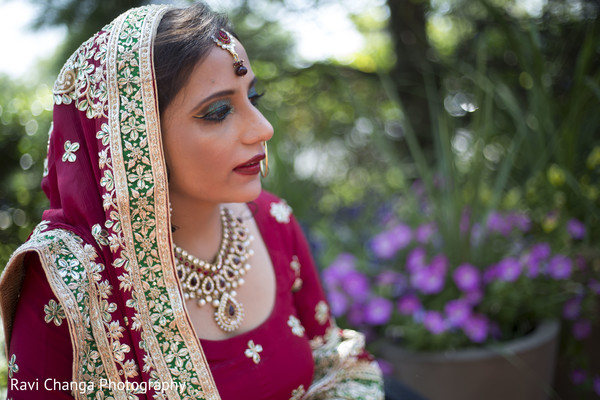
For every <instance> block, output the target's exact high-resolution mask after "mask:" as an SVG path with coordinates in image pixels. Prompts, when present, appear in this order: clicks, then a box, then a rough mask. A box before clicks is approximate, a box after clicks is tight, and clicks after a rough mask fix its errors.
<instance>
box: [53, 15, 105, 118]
mask: <svg viewBox="0 0 600 400" xmlns="http://www.w3.org/2000/svg"><path fill="white" fill-rule="evenodd" d="M110 28H111V26H110V25H108V26H106V27H105V28H103V30H102V31H100V32H99V33H98V34H96V35H94V36H93V37H91V38H90V39H89V40H87V41H86V42H85V43H84V44H82V45H81V46H80V47H79V48H78V49H77V50H76V51H75V52H74V53H73V55H71V57H69V59H68V60H67V62H66V63H65V65H64V66H63V67H62V69H61V71H60V73H59V74H58V78H57V79H56V82H55V83H54V87H53V89H52V92H53V94H54V104H56V105H60V104H71V103H72V102H73V101H75V102H76V103H75V105H76V107H77V109H78V110H80V111H84V112H85V115H86V116H87V117H88V118H90V119H93V118H101V117H104V118H106V117H107V115H106V112H107V111H108V105H107V104H106V102H107V99H108V96H107V89H106V73H105V71H104V70H103V67H104V65H105V64H106V53H107V44H106V41H107V36H108V30H109V29H110ZM94 61H96V62H97V64H98V65H96V63H95V62H94Z"/></svg>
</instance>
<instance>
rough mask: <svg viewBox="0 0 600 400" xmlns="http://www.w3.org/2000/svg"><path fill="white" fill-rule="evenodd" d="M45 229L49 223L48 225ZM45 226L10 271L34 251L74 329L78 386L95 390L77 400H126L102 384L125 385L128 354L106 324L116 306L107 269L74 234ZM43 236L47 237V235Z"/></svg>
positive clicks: (77, 395) (123, 394) (20, 251)
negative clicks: (109, 334) (123, 363)
mask: <svg viewBox="0 0 600 400" xmlns="http://www.w3.org/2000/svg"><path fill="white" fill-rule="evenodd" d="M43 223H44V224H45V221H44V222H43ZM44 224H42V226H41V228H40V227H39V226H38V228H40V229H38V228H36V231H35V232H34V234H32V236H31V238H30V239H29V240H28V241H27V242H26V243H25V244H24V245H22V246H21V247H20V248H19V249H17V251H16V252H15V253H14V254H13V256H12V257H11V260H10V261H9V264H8V267H7V268H12V267H13V264H20V263H21V262H22V260H23V257H24V255H25V253H26V252H27V251H35V252H36V253H37V254H38V256H39V258H40V262H41V265H42V268H43V269H44V272H45V274H46V278H47V279H48V282H49V284H50V287H51V289H52V291H53V293H54V295H55V296H56V297H57V298H58V299H59V302H60V305H62V309H63V312H64V316H65V317H66V319H67V322H68V325H69V333H70V336H71V343H72V346H73V381H76V382H92V383H93V387H94V391H93V392H90V391H89V390H88V389H89V387H86V391H83V392H79V391H75V392H74V395H75V398H76V399H92V398H93V399H101V398H108V397H112V398H114V399H115V400H117V399H119V400H127V399H128V396H127V393H126V392H125V391H123V390H118V388H116V390H115V391H112V392H111V391H110V390H109V388H106V387H102V386H101V385H100V383H101V381H102V380H103V381H105V382H115V383H117V382H121V378H120V372H119V370H118V368H117V366H118V365H119V364H120V360H121V359H122V357H121V354H120V353H123V352H127V351H129V349H128V346H127V345H124V344H121V343H120V342H119V340H118V337H117V338H112V337H111V338H109V337H107V334H106V330H105V326H104V325H105V324H107V325H108V324H110V323H112V315H111V314H112V313H113V312H114V311H115V310H116V305H115V304H114V303H108V301H107V300H106V297H107V295H108V292H110V291H111V290H112V288H111V287H110V285H109V284H108V280H102V272H103V271H104V265H102V264H100V263H96V262H94V260H95V259H96V258H97V254H96V251H95V250H94V248H93V247H92V246H90V245H89V244H84V242H83V240H82V239H81V238H80V237H79V236H77V235H75V234H74V233H72V232H70V231H66V230H62V229H55V230H50V231H46V230H45V228H44ZM42 231H43V232H42Z"/></svg>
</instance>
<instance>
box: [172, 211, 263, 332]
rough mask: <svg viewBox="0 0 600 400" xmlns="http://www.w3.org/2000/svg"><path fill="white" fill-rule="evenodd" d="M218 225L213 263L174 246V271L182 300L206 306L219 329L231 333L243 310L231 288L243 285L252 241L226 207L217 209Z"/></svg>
mask: <svg viewBox="0 0 600 400" xmlns="http://www.w3.org/2000/svg"><path fill="white" fill-rule="evenodd" d="M221 224H222V226H223V234H222V237H221V246H220V248H219V252H218V253H217V256H216V257H215V261H214V262H213V263H209V262H207V261H204V260H200V259H198V258H197V257H195V256H193V255H191V254H189V253H188V252H187V251H185V250H183V249H182V248H181V247H179V246H176V245H175V246H174V247H175V268H176V270H177V276H178V277H179V282H180V283H181V288H182V291H183V296H184V298H185V299H186V300H189V299H196V304H197V305H198V306H199V307H203V306H205V305H206V304H210V305H211V306H212V307H213V308H214V309H215V313H214V318H215V321H216V323H217V325H218V326H219V328H221V329H222V330H223V331H225V332H233V331H235V330H236V329H238V328H239V327H240V325H241V324H242V320H243V319H244V308H243V306H242V304H241V303H239V302H238V301H237V300H236V299H235V296H236V295H237V292H236V291H235V289H237V288H238V287H239V286H240V285H243V284H244V278H243V276H244V275H245V274H246V272H248V271H249V270H250V268H251V267H250V264H248V263H247V261H248V259H249V258H250V257H251V256H252V255H253V254H254V251H253V250H252V249H250V248H249V247H250V243H251V242H252V240H253V239H254V238H253V237H252V235H250V232H249V230H248V228H247V227H246V226H245V225H244V224H243V222H242V220H241V219H240V218H235V217H233V215H232V214H231V211H229V209H227V208H226V207H221Z"/></svg>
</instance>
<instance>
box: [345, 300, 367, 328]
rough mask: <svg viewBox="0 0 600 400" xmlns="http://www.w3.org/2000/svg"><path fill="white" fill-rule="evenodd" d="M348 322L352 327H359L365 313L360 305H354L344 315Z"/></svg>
mask: <svg viewBox="0 0 600 400" xmlns="http://www.w3.org/2000/svg"><path fill="white" fill-rule="evenodd" d="M346 318H347V319H348V322H349V323H350V324H351V325H353V326H359V325H361V324H362V323H363V322H364V320H365V311H364V308H363V306H362V305H361V304H354V305H352V307H350V310H349V311H348V314H347V315H346Z"/></svg>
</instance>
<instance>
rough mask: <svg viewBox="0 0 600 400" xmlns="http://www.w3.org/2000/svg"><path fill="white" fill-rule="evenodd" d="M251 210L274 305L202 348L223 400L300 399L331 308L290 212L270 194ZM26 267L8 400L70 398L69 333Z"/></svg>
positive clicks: (37, 269)
mask: <svg viewBox="0 0 600 400" xmlns="http://www.w3.org/2000/svg"><path fill="white" fill-rule="evenodd" d="M255 203H256V206H254V205H253V206H252V207H253V209H254V208H256V212H255V215H254V218H255V220H256V223H257V226H258V228H259V230H260V232H261V235H262V238H263V240H264V242H265V245H266V247H267V249H268V251H269V255H270V257H271V261H272V264H273V268H274V269H275V276H276V300H275V305H274V307H273V310H272V312H271V314H270V315H269V317H268V318H267V320H266V321H265V322H264V323H262V324H261V325H260V326H258V327H257V328H255V329H253V330H251V331H248V332H245V333H243V334H240V335H237V336H235V337H233V338H230V339H227V340H220V341H214V340H204V339H202V340H201V344H202V348H203V350H204V352H205V355H206V358H207V360H208V362H209V365H210V368H211V371H212V373H213V377H214V380H215V382H216V385H217V388H218V390H219V393H220V395H221V398H222V399H223V400H233V399H242V398H252V399H299V398H301V396H302V394H303V393H304V391H305V390H308V388H309V387H310V385H311V382H312V378H313V372H314V363H313V359H312V352H311V348H310V343H309V341H310V339H312V338H313V337H315V336H322V335H324V334H325V331H326V329H327V328H328V327H329V325H330V318H329V312H328V307H327V304H326V302H325V295H324V292H323V289H322V287H321V285H320V282H319V279H318V274H317V269H316V267H315V264H314V262H313V259H312V256H311V254H310V251H309V247H308V244H307V242H306V239H305V238H304V235H303V233H302V230H301V229H300V227H299V225H298V223H297V221H296V220H295V219H294V217H293V215H291V209H290V208H289V206H288V205H287V204H286V203H285V202H283V201H282V200H280V199H278V198H277V197H275V196H274V195H272V194H270V193H267V192H263V193H262V194H261V196H260V197H259V198H258V199H257V200H256V202H255ZM26 262H27V263H28V266H29V268H28V272H27V276H26V279H25V282H24V285H23V288H22V294H21V299H20V300H19V304H18V309H17V313H16V318H15V321H14V326H13V336H12V341H11V343H10V349H9V356H8V359H9V382H8V399H13V400H17V399H40V398H44V399H70V398H72V395H71V392H70V389H69V388H66V387H64V386H65V383H67V384H68V383H70V381H71V369H72V364H73V359H72V358H73V357H72V348H71V341H70V335H69V331H68V326H67V323H66V320H64V314H63V313H62V310H61V306H60V305H59V304H58V302H57V300H56V297H55V296H54V295H53V293H52V291H51V289H50V286H49V284H48V282H47V281H46V278H45V275H44V272H43V270H42V268H41V266H40V265H39V261H38V260H37V257H33V256H28V257H27V259H26ZM11 379H13V381H12V382H17V384H11ZM24 385H29V386H24ZM47 389H50V390H47Z"/></svg>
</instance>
